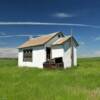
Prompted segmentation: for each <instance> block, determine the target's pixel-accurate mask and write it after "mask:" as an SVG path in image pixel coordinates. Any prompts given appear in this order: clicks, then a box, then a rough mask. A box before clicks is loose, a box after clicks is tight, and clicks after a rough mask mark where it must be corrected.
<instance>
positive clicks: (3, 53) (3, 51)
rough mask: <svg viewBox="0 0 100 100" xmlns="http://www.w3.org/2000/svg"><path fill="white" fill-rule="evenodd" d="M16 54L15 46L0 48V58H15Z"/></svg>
mask: <svg viewBox="0 0 100 100" xmlns="http://www.w3.org/2000/svg"><path fill="white" fill-rule="evenodd" d="M17 55H18V50H17V49H16V48H0V58H17Z"/></svg>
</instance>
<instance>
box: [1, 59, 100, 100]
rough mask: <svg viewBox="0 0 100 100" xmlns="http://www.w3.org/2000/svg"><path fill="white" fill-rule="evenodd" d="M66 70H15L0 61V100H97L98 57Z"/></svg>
mask: <svg viewBox="0 0 100 100" xmlns="http://www.w3.org/2000/svg"><path fill="white" fill-rule="evenodd" d="M78 64H79V65H78V67H73V68H70V69H66V70H46V69H44V70H41V69H35V68H18V67H17V60H15V59H0V100H100V58H91V59H90V58H85V59H79V60H78Z"/></svg>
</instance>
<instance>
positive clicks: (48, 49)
mask: <svg viewBox="0 0 100 100" xmlns="http://www.w3.org/2000/svg"><path fill="white" fill-rule="evenodd" d="M50 59H51V48H50V47H46V60H50Z"/></svg>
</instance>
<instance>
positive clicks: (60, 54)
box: [18, 32, 78, 68]
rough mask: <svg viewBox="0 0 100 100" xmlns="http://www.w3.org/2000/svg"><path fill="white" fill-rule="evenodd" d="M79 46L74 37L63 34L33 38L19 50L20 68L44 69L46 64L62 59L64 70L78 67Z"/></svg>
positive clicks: (56, 33) (57, 33)
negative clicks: (52, 60)
mask: <svg viewBox="0 0 100 100" xmlns="http://www.w3.org/2000/svg"><path fill="white" fill-rule="evenodd" d="M77 46H78V43H77V41H76V40H75V38H74V37H72V36H65V35H64V34H63V33H62V32H55V33H51V34H48V35H43V36H40V37H36V38H31V39H29V40H28V41H26V42H25V43H24V44H22V45H21V46H19V48H18V49H19V52H18V66H20V67H24V66H26V67H37V68H43V64H44V62H46V61H49V60H50V59H57V58H61V59H62V62H63V67H64V68H67V67H71V66H76V65H77Z"/></svg>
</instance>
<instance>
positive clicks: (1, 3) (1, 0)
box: [0, 0, 100, 57]
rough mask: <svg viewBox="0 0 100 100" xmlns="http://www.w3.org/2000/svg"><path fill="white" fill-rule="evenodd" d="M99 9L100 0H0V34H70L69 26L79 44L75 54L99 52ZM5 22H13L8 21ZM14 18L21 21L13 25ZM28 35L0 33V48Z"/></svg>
mask: <svg viewBox="0 0 100 100" xmlns="http://www.w3.org/2000/svg"><path fill="white" fill-rule="evenodd" d="M99 12H100V1H99V0H0V36H6V35H30V34H32V35H33V36H34V35H41V34H48V33H51V32H56V31H62V32H64V33H65V34H66V35H67V34H68V35H69V34H70V29H71V28H72V30H73V35H74V36H75V38H76V39H77V41H78V42H79V44H80V46H79V48H78V56H79V57H85V56H88V57H91V56H100V13H99ZM7 22H9V23H11V22H15V24H14V25H13V24H12V25H9V24H7ZM17 22H20V24H19V25H16V23H17ZM23 22H24V23H25V22H26V23H27V22H33V23H34V22H39V23H42V24H43V23H48V24H49V23H66V24H68V23H69V24H71V26H69V25H59V24H58V25H32V24H27V25H26V24H25V25H24V24H23V25H22V24H21V23H23ZM2 23H6V24H5V25H3V24H2ZM77 24H78V25H77ZM80 24H81V25H80ZM88 25H89V26H88ZM27 39H28V37H26V36H23V37H22V36H20V37H16V36H15V37H5V38H3V37H0V48H16V47H18V46H19V45H20V44H22V43H23V42H24V41H26V40H27ZM2 50H3V49H2ZM2 50H1V51H2ZM9 52H10V51H9ZM9 52H8V53H9ZM2 53H3V52H2Z"/></svg>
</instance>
